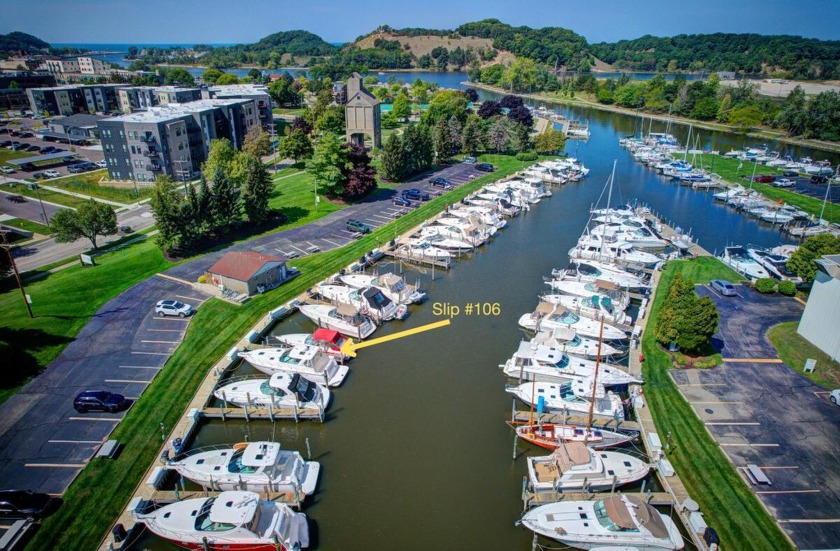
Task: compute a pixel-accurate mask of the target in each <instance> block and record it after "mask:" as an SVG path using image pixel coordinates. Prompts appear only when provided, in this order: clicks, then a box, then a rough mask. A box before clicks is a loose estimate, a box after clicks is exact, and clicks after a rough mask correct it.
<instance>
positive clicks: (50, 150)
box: [41, 145, 55, 155]
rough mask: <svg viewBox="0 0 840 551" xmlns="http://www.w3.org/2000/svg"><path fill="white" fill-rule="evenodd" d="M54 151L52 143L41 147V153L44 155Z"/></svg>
mask: <svg viewBox="0 0 840 551" xmlns="http://www.w3.org/2000/svg"><path fill="white" fill-rule="evenodd" d="M54 152H55V147H54V146H52V145H48V146H46V147H44V148H43V149H41V153H44V154H46V155H48V154H50V153H54Z"/></svg>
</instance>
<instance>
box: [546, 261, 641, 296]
mask: <svg viewBox="0 0 840 551" xmlns="http://www.w3.org/2000/svg"><path fill="white" fill-rule="evenodd" d="M551 274H552V275H553V276H554V277H555V281H557V280H560V281H563V280H570V281H583V282H589V283H595V282H596V281H598V280H601V281H607V282H609V283H612V284H613V285H615V286H616V287H619V288H621V289H626V290H631V289H632V290H636V289H648V288H650V285H649V284H648V282H647V281H646V280H645V279H643V278H642V277H641V276H637V275H635V274H631V273H630V272H627V271H625V270H624V269H622V267H621V266H616V265H614V264H607V263H604V262H599V261H597V260H580V259H575V260H572V261H571V263H570V264H569V267H568V268H566V269H565V270H552V272H551ZM547 283H548V284H549V285H551V286H552V287H554V283H553V282H547Z"/></svg>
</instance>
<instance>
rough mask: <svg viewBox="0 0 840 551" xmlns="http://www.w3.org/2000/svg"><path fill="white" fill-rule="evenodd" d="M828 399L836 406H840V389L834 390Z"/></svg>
mask: <svg viewBox="0 0 840 551" xmlns="http://www.w3.org/2000/svg"><path fill="white" fill-rule="evenodd" d="M828 399H829V400H831V403H832V404H834V405H835V406H840V388H835V389H834V390H832V391H831V394H829V395H828Z"/></svg>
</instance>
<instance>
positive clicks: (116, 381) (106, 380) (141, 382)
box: [105, 379, 152, 385]
mask: <svg viewBox="0 0 840 551" xmlns="http://www.w3.org/2000/svg"><path fill="white" fill-rule="evenodd" d="M105 382H106V383H139V384H144V385H148V384H150V383H151V382H152V381H135V380H133V379H105Z"/></svg>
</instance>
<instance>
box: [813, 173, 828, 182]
mask: <svg viewBox="0 0 840 551" xmlns="http://www.w3.org/2000/svg"><path fill="white" fill-rule="evenodd" d="M810 182H811V183H812V184H825V183H826V182H828V177H827V176H818V175H816V174H814V175H813V176H811V180H810Z"/></svg>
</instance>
